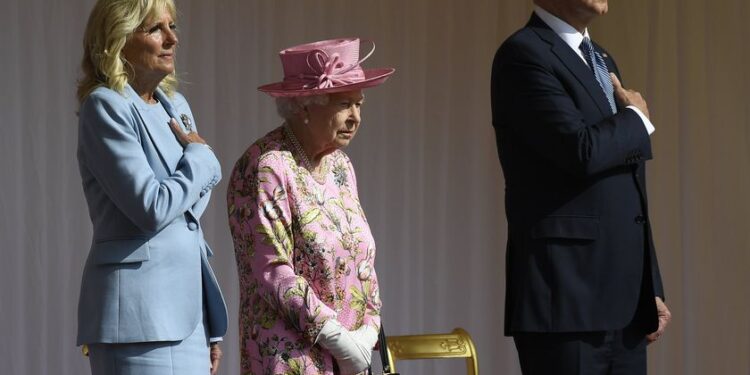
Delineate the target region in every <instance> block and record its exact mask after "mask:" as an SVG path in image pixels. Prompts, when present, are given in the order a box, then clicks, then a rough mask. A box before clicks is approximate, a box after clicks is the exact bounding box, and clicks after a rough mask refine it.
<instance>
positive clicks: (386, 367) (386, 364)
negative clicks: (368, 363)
mask: <svg viewBox="0 0 750 375" xmlns="http://www.w3.org/2000/svg"><path fill="white" fill-rule="evenodd" d="M378 341H379V342H380V350H379V352H380V361H381V362H382V363H383V375H400V374H399V373H397V372H391V360H390V355H389V354H388V341H387V340H386V337H385V329H384V328H383V322H382V321H381V322H380V333H378ZM367 374H368V375H373V373H372V367H370V368H368V369H367Z"/></svg>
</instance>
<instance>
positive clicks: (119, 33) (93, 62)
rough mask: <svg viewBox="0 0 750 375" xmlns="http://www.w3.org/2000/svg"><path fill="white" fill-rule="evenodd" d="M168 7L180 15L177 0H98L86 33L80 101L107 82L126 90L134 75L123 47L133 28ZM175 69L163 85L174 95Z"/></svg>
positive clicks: (116, 89)
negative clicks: (124, 55)
mask: <svg viewBox="0 0 750 375" xmlns="http://www.w3.org/2000/svg"><path fill="white" fill-rule="evenodd" d="M164 9H165V10H166V11H168V12H169V13H170V15H171V16H172V19H173V20H175V19H176V18H177V10H176V8H175V5H174V0H98V1H97V2H96V5H94V9H92V10H91V14H90V15H89V20H88V24H87V25H86V32H85V33H84V35H83V61H82V62H81V68H82V69H83V78H81V80H79V81H78V102H79V104H80V103H83V101H84V100H85V99H86V97H87V96H88V95H89V94H91V92H92V91H94V89H96V88H97V87H99V86H104V87H107V88H110V89H112V90H115V91H117V92H122V91H123V89H124V88H125V85H126V84H127V83H128V82H130V81H131V80H132V79H133V78H134V77H133V74H134V73H133V69H132V67H131V66H130V64H129V63H128V62H127V60H125V58H124V57H123V56H122V49H123V47H125V43H126V42H127V41H128V38H130V36H131V35H132V34H133V32H134V31H135V30H136V29H137V28H138V27H139V26H141V25H142V24H143V23H144V22H145V21H147V20H148V19H150V18H154V17H156V16H158V15H159V12H161V11H162V10H164ZM177 83H178V82H177V77H176V76H175V74H174V72H172V73H171V74H169V75H168V76H166V77H165V78H164V79H163V80H162V81H161V83H159V87H161V89H162V90H164V92H165V93H166V94H167V95H169V96H171V95H172V94H173V93H174V91H175V90H176V88H177Z"/></svg>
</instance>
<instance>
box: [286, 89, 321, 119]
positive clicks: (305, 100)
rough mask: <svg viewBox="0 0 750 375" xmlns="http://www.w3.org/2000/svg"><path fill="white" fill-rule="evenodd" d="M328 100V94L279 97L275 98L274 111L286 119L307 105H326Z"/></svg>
mask: <svg viewBox="0 0 750 375" xmlns="http://www.w3.org/2000/svg"><path fill="white" fill-rule="evenodd" d="M329 100H330V97H329V96H328V94H322V95H310V96H296V97H290V98H285V97H279V98H276V112H278V113H279V116H281V117H282V118H283V119H285V120H288V119H290V118H292V117H294V116H295V115H297V114H298V113H300V112H301V111H302V110H303V109H304V108H305V107H307V106H309V105H313V104H314V105H326V104H328V102H329Z"/></svg>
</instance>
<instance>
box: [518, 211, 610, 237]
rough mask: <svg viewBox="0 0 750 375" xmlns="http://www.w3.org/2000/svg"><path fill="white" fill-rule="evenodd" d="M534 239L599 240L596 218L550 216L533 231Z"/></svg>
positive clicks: (597, 219)
mask: <svg viewBox="0 0 750 375" xmlns="http://www.w3.org/2000/svg"><path fill="white" fill-rule="evenodd" d="M531 237H532V238H568V239H578V240H595V239H597V238H599V218H598V217H596V216H574V215H570V216H548V217H545V218H544V219H542V220H540V221H539V223H537V224H536V225H535V226H534V227H533V228H532V229H531Z"/></svg>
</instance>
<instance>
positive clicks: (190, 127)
mask: <svg viewBox="0 0 750 375" xmlns="http://www.w3.org/2000/svg"><path fill="white" fill-rule="evenodd" d="M180 120H182V125H185V129H187V131H188V132H192V131H193V121H192V120H190V117H189V116H188V115H186V114H184V113H183V114H181V115H180Z"/></svg>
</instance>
